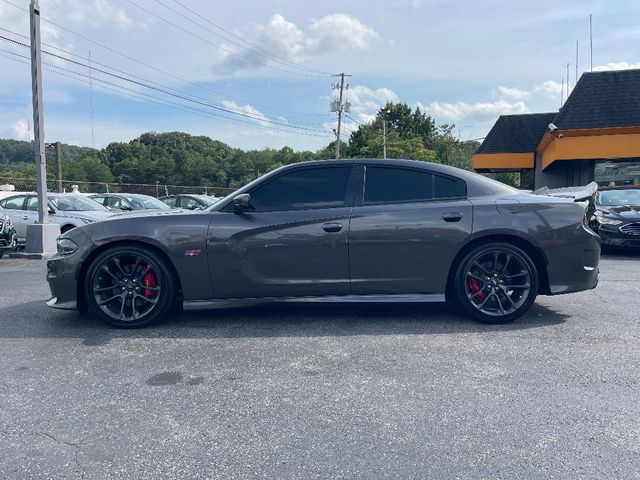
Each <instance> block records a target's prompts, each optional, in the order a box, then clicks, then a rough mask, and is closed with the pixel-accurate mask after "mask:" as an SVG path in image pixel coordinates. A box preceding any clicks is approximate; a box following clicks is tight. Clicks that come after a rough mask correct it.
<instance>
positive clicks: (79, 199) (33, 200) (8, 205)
mask: <svg viewBox="0 0 640 480" xmlns="http://www.w3.org/2000/svg"><path fill="white" fill-rule="evenodd" d="M48 199H49V221H50V222H51V223H57V224H58V225H60V231H61V232H62V233H64V232H67V231H69V230H71V229H72V228H75V227H79V226H80V225H86V224H88V223H93V222H98V221H100V220H103V219H105V218H107V217H110V216H112V215H114V213H113V212H111V211H110V210H109V209H107V208H105V207H103V206H102V205H100V204H98V203H97V202H94V201H93V200H91V199H90V198H87V197H86V196H84V195H78V194H73V193H50V194H49V195H48ZM0 207H2V208H3V209H4V213H5V214H7V215H8V216H9V217H10V218H11V221H12V222H13V226H14V227H15V229H16V237H17V239H18V243H20V244H23V243H25V241H26V237H27V225H29V224H31V223H37V222H38V195H37V194H36V193H21V194H18V195H12V196H10V197H6V198H3V199H2V200H0Z"/></svg>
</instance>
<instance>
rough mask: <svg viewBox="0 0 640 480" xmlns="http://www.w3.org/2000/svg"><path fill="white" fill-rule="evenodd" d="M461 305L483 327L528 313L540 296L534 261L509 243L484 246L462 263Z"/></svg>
mask: <svg viewBox="0 0 640 480" xmlns="http://www.w3.org/2000/svg"><path fill="white" fill-rule="evenodd" d="M455 289H456V296H457V300H458V303H459V304H460V305H461V306H462V307H463V308H464V309H465V310H466V311H467V313H469V314H470V315H471V316H472V317H473V318H475V319H477V320H479V321H481V322H484V323H494V324H499V323H508V322H511V321H513V320H515V319H516V318H518V317H519V316H521V315H523V314H524V313H526V311H527V310H528V309H529V308H530V307H531V305H532V304H533V302H534V301H535V298H536V296H537V294H538V272H537V270H536V267H535V264H534V263H533V261H532V260H531V258H530V257H529V256H528V255H527V254H526V253H525V252H524V251H523V250H521V249H520V248H518V247H516V246H514V245H510V244H507V243H494V244H487V245H482V246H480V247H478V248H476V249H474V250H473V251H471V252H469V254H467V255H466V256H465V258H464V259H463V260H462V262H460V265H459V267H458V269H457V273H456V281H455Z"/></svg>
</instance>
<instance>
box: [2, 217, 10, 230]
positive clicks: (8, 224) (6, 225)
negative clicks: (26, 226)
mask: <svg viewBox="0 0 640 480" xmlns="http://www.w3.org/2000/svg"><path fill="white" fill-rule="evenodd" d="M4 225H5V227H6V228H7V230H8V229H9V228H11V225H12V223H11V217H6V218H5V219H4Z"/></svg>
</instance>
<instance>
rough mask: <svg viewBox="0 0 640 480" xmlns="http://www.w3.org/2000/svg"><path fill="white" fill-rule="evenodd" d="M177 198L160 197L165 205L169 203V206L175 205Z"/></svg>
mask: <svg viewBox="0 0 640 480" xmlns="http://www.w3.org/2000/svg"><path fill="white" fill-rule="evenodd" d="M177 200H178V198H177V197H167V198H163V199H162V201H163V202H164V203H166V204H167V205H169V206H170V207H175V206H176V202H177Z"/></svg>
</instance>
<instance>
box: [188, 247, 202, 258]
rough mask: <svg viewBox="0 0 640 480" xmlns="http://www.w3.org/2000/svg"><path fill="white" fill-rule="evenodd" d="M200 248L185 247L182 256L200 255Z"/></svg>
mask: <svg viewBox="0 0 640 480" xmlns="http://www.w3.org/2000/svg"><path fill="white" fill-rule="evenodd" d="M200 252H201V250H200V249H199V248H187V249H186V250H185V251H184V256H185V257H197V256H198V255H200Z"/></svg>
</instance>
